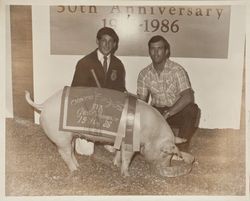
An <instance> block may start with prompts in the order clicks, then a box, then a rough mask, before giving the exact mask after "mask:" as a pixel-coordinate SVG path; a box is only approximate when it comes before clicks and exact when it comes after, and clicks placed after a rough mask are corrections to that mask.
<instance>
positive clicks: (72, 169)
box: [69, 164, 78, 172]
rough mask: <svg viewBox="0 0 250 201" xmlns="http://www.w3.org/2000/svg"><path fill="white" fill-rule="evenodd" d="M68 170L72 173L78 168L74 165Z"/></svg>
mask: <svg viewBox="0 0 250 201" xmlns="http://www.w3.org/2000/svg"><path fill="white" fill-rule="evenodd" d="M69 170H70V172H74V171H77V170H78V168H77V166H76V165H75V164H74V165H71V166H70V167H69Z"/></svg>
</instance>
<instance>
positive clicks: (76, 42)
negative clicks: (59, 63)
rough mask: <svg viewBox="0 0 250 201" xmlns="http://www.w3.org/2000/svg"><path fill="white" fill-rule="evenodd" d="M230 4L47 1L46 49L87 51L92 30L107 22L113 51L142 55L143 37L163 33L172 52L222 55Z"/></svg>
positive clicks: (92, 42) (225, 51)
mask: <svg viewBox="0 0 250 201" xmlns="http://www.w3.org/2000/svg"><path fill="white" fill-rule="evenodd" d="M230 12H231V7H230V6H72V5H71V6H51V7H50V31H51V54H55V55H80V54H88V53H89V52H90V51H91V50H92V49H93V48H94V47H95V46H96V44H95V37H96V33H97V31H98V30H99V29H100V28H101V27H104V26H108V27H112V28H114V29H115V30H116V32H117V33H118V36H119V37H120V46H119V48H118V51H117V53H116V54H117V55H119V56H147V55H148V49H147V42H148V40H149V39H150V38H151V37H152V36H153V35H163V36H165V37H166V38H167V40H168V41H169V42H170V46H171V47H174V48H172V50H171V54H172V56H174V57H191V58H227V56H228V41H229V27H230Z"/></svg>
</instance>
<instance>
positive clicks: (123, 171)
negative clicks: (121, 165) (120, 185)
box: [121, 170, 130, 177]
mask: <svg viewBox="0 0 250 201" xmlns="http://www.w3.org/2000/svg"><path fill="white" fill-rule="evenodd" d="M121 175H122V176H123V177H129V176H130V174H129V173H128V171H127V170H122V171H121Z"/></svg>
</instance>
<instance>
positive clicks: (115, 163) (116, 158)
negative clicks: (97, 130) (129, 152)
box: [114, 150, 122, 167]
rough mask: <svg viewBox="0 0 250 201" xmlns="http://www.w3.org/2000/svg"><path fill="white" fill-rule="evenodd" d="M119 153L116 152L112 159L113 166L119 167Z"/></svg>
mask: <svg viewBox="0 0 250 201" xmlns="http://www.w3.org/2000/svg"><path fill="white" fill-rule="evenodd" d="M121 162H122V161H121V151H118V150H117V151H116V153H115V158H114V165H115V166H117V167H121Z"/></svg>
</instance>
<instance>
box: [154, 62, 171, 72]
mask: <svg viewBox="0 0 250 201" xmlns="http://www.w3.org/2000/svg"><path fill="white" fill-rule="evenodd" d="M150 68H151V71H152V72H154V73H155V74H157V71H156V69H155V67H154V64H153V63H151V65H150ZM167 69H168V70H169V69H171V61H170V60H169V59H166V62H165V65H164V69H163V70H162V72H164V71H165V70H167Z"/></svg>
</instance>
